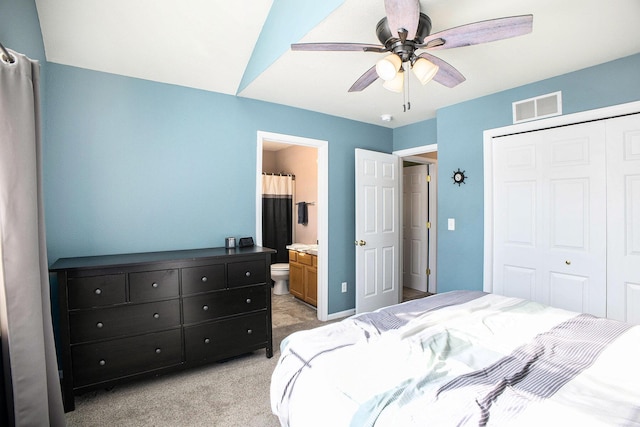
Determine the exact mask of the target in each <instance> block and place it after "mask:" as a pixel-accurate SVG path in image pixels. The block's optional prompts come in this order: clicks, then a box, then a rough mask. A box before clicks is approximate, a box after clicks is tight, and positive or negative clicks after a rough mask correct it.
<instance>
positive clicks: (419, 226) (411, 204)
mask: <svg viewBox="0 0 640 427" xmlns="http://www.w3.org/2000/svg"><path fill="white" fill-rule="evenodd" d="M428 174H429V168H428V166H427V165H416V166H408V167H403V168H402V175H403V181H402V182H403V185H402V200H403V209H402V212H403V220H402V238H403V246H402V247H403V252H402V258H403V268H402V286H406V287H408V288H411V289H416V290H418V291H422V292H427V269H428V261H429V250H428V240H429V236H428V228H427V223H428V214H429V212H428V207H429V199H428V198H429V191H428V190H429V188H428V186H427V184H428V183H427V176H428Z"/></svg>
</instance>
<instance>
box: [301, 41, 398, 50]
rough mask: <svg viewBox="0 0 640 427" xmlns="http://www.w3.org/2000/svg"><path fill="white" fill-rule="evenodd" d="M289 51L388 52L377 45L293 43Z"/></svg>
mask: <svg viewBox="0 0 640 427" xmlns="http://www.w3.org/2000/svg"><path fill="white" fill-rule="evenodd" d="M291 50H307V51H315V52H318V51H339V52H350V51H364V52H388V49H387V48H385V47H384V46H382V45H379V44H365V43H294V44H292V45H291Z"/></svg>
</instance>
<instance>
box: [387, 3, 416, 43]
mask: <svg viewBox="0 0 640 427" xmlns="http://www.w3.org/2000/svg"><path fill="white" fill-rule="evenodd" d="M384 10H385V12H386V14H387V24H388V25H389V30H391V34H392V36H393V37H395V36H396V34H398V32H399V31H400V29H401V28H404V29H405V30H407V40H413V39H414V38H415V37H416V31H417V30H418V21H419V20H420V1H419V0H384Z"/></svg>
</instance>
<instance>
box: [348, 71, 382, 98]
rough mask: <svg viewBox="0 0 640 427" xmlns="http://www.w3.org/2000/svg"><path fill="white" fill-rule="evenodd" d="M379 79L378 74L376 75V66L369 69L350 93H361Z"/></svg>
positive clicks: (351, 88)
mask: <svg viewBox="0 0 640 427" xmlns="http://www.w3.org/2000/svg"><path fill="white" fill-rule="evenodd" d="M377 79H378V73H376V66H375V65H374V66H373V67H371V68H369V69H368V70H367V71H365V73H364V74H363V75H361V76H360V78H359V79H358V80H356V82H355V83H354V84H353V85H352V86H351V87H350V88H349V92H360V91H361V90H364V89H366V88H367V87H369V85H370V84H371V83H373V82H375V81H376V80H377Z"/></svg>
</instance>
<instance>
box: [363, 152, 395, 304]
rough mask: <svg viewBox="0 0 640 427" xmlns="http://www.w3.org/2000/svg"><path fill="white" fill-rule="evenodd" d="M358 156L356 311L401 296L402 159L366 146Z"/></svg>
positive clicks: (393, 301)
mask: <svg viewBox="0 0 640 427" xmlns="http://www.w3.org/2000/svg"><path fill="white" fill-rule="evenodd" d="M355 159H356V176H355V181H356V188H355V192H356V218H355V220H356V236H355V241H356V313H362V312H365V311H372V310H376V309H378V308H381V307H385V306H388V305H391V304H396V303H398V302H399V300H400V289H399V279H400V272H399V270H400V266H399V254H398V252H399V249H400V221H399V217H398V215H399V212H400V209H399V206H398V203H399V192H400V177H399V169H400V160H399V158H398V156H395V155H393V154H385V153H378V152H375V151H368V150H362V149H356V150H355Z"/></svg>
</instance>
